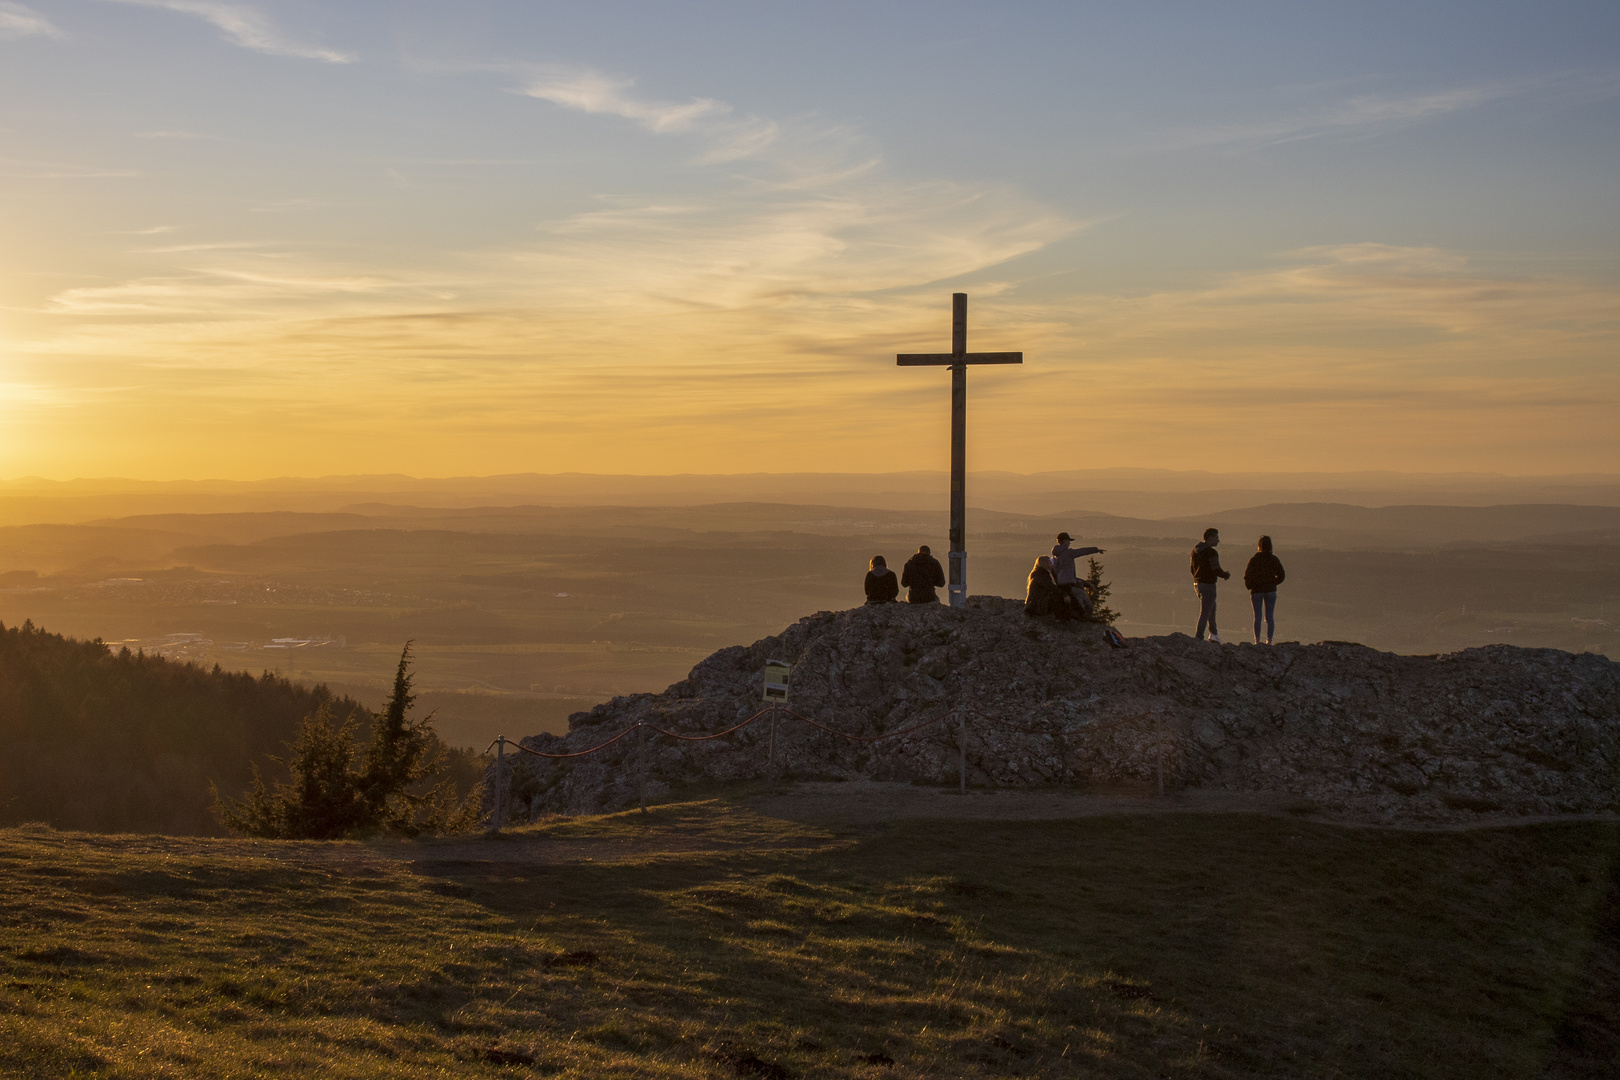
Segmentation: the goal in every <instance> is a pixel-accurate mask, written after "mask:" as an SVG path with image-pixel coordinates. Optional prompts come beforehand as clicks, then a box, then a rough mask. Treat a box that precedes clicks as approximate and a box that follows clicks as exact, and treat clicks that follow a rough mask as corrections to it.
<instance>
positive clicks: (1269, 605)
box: [1243, 536, 1288, 645]
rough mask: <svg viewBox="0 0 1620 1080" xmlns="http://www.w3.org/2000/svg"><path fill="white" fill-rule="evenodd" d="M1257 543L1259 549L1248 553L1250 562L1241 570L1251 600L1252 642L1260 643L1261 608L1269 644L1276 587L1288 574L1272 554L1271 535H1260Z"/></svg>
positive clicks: (1273, 632) (1274, 616) (1274, 617)
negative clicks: (1252, 605)
mask: <svg viewBox="0 0 1620 1080" xmlns="http://www.w3.org/2000/svg"><path fill="white" fill-rule="evenodd" d="M1256 546H1257V547H1258V548H1259V550H1258V551H1256V552H1255V553H1254V554H1253V555H1251V556H1249V565H1248V567H1247V568H1246V569H1245V570H1244V571H1243V585H1244V587H1245V588H1247V589H1248V590H1249V599H1250V600H1251V601H1253V603H1254V643H1255V644H1256V645H1258V644H1260V616H1261V613H1262V611H1263V612H1264V613H1265V619H1266V644H1267V645H1270V644H1271V638H1272V636H1273V635H1274V634H1275V633H1276V630H1277V619H1276V614H1277V586H1279V585H1281V584H1282V583H1283V579H1284V578H1285V577H1287V576H1288V575H1287V573H1286V572H1285V571H1284V570H1283V564H1282V560H1281V559H1279V558H1277V556H1275V555H1273V554H1272V553H1271V537H1269V536H1262V537H1261V538H1260V542H1259V544H1257V545H1256Z"/></svg>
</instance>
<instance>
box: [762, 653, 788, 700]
mask: <svg viewBox="0 0 1620 1080" xmlns="http://www.w3.org/2000/svg"><path fill="white" fill-rule="evenodd" d="M792 671H793V666H792V665H791V664H784V663H783V662H782V661H780V660H767V661H765V700H766V701H773V702H776V703H778V704H782V705H785V704H787V699H788V675H789V674H790V673H791V672H792Z"/></svg>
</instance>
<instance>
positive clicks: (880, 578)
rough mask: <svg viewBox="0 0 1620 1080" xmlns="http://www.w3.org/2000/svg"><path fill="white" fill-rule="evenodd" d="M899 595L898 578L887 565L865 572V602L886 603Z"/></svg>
mask: <svg viewBox="0 0 1620 1080" xmlns="http://www.w3.org/2000/svg"><path fill="white" fill-rule="evenodd" d="M899 595H900V579H899V578H897V577H895V576H894V571H893V570H890V569H889V568H888V567H887V566H885V567H882V568H880V569H877V570H868V571H867V572H866V602H867V603H868V604H887V603H890V602H891V601H893V600H894V598H895V597H897V596H899Z"/></svg>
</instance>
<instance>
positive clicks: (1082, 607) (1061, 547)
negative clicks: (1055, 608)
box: [1052, 532, 1107, 618]
mask: <svg viewBox="0 0 1620 1080" xmlns="http://www.w3.org/2000/svg"><path fill="white" fill-rule="evenodd" d="M1073 540H1074V537H1072V536H1070V535H1069V534H1068V533H1066V532H1060V533H1058V534H1057V543H1056V544H1054V545H1052V568H1053V569H1052V576H1053V577H1055V578H1056V579H1057V587H1058V591H1059V592H1060V593H1062V594H1063V602H1064V603H1066V604H1068V605H1069V608H1070V609H1071V610H1072V611H1073V612H1074V613H1075V615H1076V616H1077V617H1079V618H1086V617H1087V616H1089V615H1090V614H1091V597H1090V596H1088V595H1086V594H1084V593H1076V592H1075V589H1076V587H1077V586H1078V585H1079V584H1080V577H1079V575H1078V574H1076V573H1075V572H1074V560H1076V559H1078V558H1079V557H1080V556H1082V555H1106V554H1107V552H1105V551H1104V550H1103V549H1102V548H1100V547H1083V548H1076V547H1070V546H1069V544H1070V543H1072V542H1073ZM1082 597H1084V599H1082Z"/></svg>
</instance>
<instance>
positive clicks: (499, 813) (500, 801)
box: [490, 735, 506, 832]
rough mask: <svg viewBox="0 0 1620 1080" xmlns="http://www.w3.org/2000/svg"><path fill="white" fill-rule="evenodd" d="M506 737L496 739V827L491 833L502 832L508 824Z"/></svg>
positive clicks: (501, 736)
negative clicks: (502, 828)
mask: <svg viewBox="0 0 1620 1080" xmlns="http://www.w3.org/2000/svg"><path fill="white" fill-rule="evenodd" d="M505 810H506V736H505V735H500V736H497V737H496V739H495V827H494V828H493V829H491V830H490V831H491V832H500V831H501V826H503V825H505V824H506V813H505Z"/></svg>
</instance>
